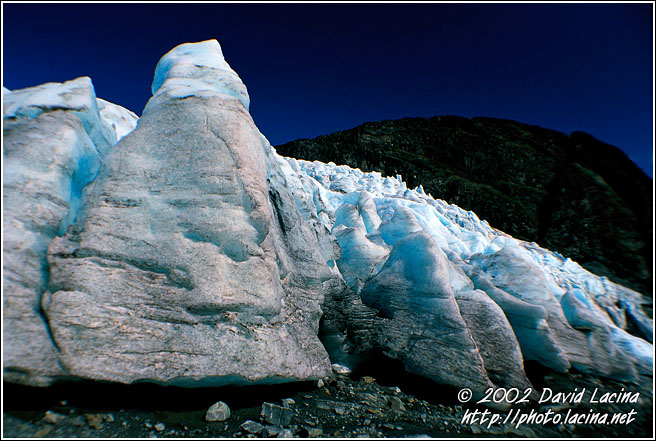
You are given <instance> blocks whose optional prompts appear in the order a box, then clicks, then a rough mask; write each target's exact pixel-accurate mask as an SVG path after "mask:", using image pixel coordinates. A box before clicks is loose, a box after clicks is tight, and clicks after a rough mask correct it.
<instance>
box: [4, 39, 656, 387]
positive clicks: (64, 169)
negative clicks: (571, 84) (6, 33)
mask: <svg viewBox="0 0 656 441" xmlns="http://www.w3.org/2000/svg"><path fill="white" fill-rule="evenodd" d="M152 92H153V97H152V98H151V99H150V100H149V102H148V104H147V105H146V107H145V109H144V112H143V115H142V116H141V118H139V120H138V124H137V117H136V115H134V114H132V113H131V112H129V111H127V110H126V109H123V108H121V107H120V106H116V105H114V104H111V103H108V102H106V101H103V100H100V99H97V98H96V97H95V91H94V89H93V86H92V84H91V81H90V80H89V79H88V78H79V79H76V80H73V81H69V82H67V83H62V84H55V83H49V84H45V85H42V86H38V87H34V88H28V89H23V90H18V91H13V92H12V91H8V90H6V89H3V129H4V130H3V134H4V150H3V165H4V187H3V215H4V224H3V256H4V267H3V270H4V273H3V276H4V277H3V282H4V287H3V308H4V322H3V351H4V366H3V368H4V377H5V379H6V380H9V381H14V382H20V383H24V384H32V385H47V384H50V383H52V382H54V381H57V380H61V379H66V378H71V377H77V378H87V379H97V380H108V381H116V382H122V383H132V382H138V381H152V382H157V383H161V384H175V385H181V386H198V385H221V384H235V383H237V384H243V383H254V382H260V383H262V382H264V383H269V382H280V381H294V380H303V379H316V378H321V377H323V376H326V375H328V374H329V372H330V365H331V359H332V361H333V362H335V361H338V362H342V361H343V360H347V359H351V358H353V357H352V356H357V355H361V354H364V353H367V352H368V351H372V350H375V349H380V350H383V351H384V353H386V354H387V355H388V356H390V357H393V358H397V359H399V360H401V361H403V363H404V365H405V366H406V368H407V369H408V370H409V371H411V372H414V373H418V374H420V375H423V376H425V377H428V378H431V379H433V380H435V381H437V382H441V383H445V384H451V385H454V386H458V387H464V386H467V387H470V388H472V389H473V390H474V393H475V395H476V396H480V394H481V393H482V391H484V390H485V388H487V387H490V386H509V387H522V386H526V387H528V385H530V383H529V380H528V379H527V378H526V375H525V373H524V367H523V361H524V360H536V361H538V362H540V363H542V364H543V365H545V366H547V367H549V368H552V369H555V370H558V371H567V370H569V369H571V368H575V369H577V370H579V371H582V372H586V373H591V374H595V375H599V376H604V377H611V378H616V379H621V380H626V381H632V380H635V379H636V378H637V376H639V375H651V372H652V365H653V355H652V354H653V347H652V344H651V343H649V342H648V341H647V340H649V341H651V335H652V329H653V323H652V320H651V319H650V318H649V317H648V316H647V315H646V313H645V312H644V308H643V301H644V300H643V297H642V296H641V295H640V294H638V293H636V292H634V291H631V290H629V289H627V288H624V287H622V286H619V285H616V284H614V283H611V282H609V281H608V280H607V279H605V278H600V277H597V276H595V275H593V274H591V273H589V272H588V271H586V270H584V269H582V268H581V267H580V266H579V265H578V264H576V263H575V262H573V261H571V260H569V259H564V258H563V257H562V256H560V255H558V254H556V253H552V252H550V251H548V250H545V249H542V248H540V247H538V246H537V245H536V244H533V243H526V242H522V241H520V240H517V239H514V238H513V237H511V236H509V235H507V234H504V233H503V232H501V231H498V230H495V229H493V228H491V227H490V226H489V225H488V224H487V223H486V222H484V221H480V220H479V219H478V217H477V216H476V215H475V214H474V213H472V212H466V211H464V210H461V209H460V208H458V207H457V206H454V205H449V204H447V203H445V202H444V201H441V200H439V199H434V198H433V197H432V196H431V195H426V194H425V193H424V191H423V189H422V188H421V187H419V188H417V189H408V188H406V185H405V184H404V183H403V181H402V180H401V178H400V177H397V178H392V177H383V176H381V175H380V174H379V173H363V172H361V171H360V170H357V169H351V168H348V167H345V166H336V165H335V164H332V163H330V164H323V163H320V162H307V161H300V160H295V159H292V158H284V157H281V156H279V155H278V154H277V153H276V152H275V151H274V149H273V148H272V147H271V146H270V144H269V143H268V141H267V140H266V138H265V137H264V136H263V135H262V134H261V133H260V132H259V131H258V129H257V127H256V126H255V124H254V122H253V120H252V118H251V116H250V115H249V113H248V105H249V96H248V92H247V90H246V87H245V86H244V84H243V83H242V82H241V80H240V79H239V77H238V76H237V74H236V73H235V72H234V71H233V70H232V69H231V68H230V66H229V65H228V64H227V63H226V61H225V60H224V58H223V55H222V52H221V48H220V46H219V44H218V43H217V42H216V41H215V40H210V41H205V42H201V43H194V44H183V45H180V46H178V47H176V48H174V49H173V50H171V51H170V52H169V53H167V54H166V55H164V57H162V59H161V60H160V61H159V63H158V65H157V68H156V70H155V76H154V80H153V86H152ZM135 126H136V128H135ZM320 327H321V329H322V334H323V336H324V342H326V341H329V340H330V341H337V342H339V344H338V345H333V344H330V345H326V347H329V348H330V354H328V352H327V350H326V347H324V345H323V344H322V342H321V341H320V340H319V329H320ZM645 339H646V340H645Z"/></svg>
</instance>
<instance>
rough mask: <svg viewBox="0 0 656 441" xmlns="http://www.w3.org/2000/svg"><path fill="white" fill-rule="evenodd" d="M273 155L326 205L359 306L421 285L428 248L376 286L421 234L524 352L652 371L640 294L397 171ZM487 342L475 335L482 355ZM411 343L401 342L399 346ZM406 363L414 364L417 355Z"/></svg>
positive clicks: (384, 301)
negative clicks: (630, 326) (630, 327)
mask: <svg viewBox="0 0 656 441" xmlns="http://www.w3.org/2000/svg"><path fill="white" fill-rule="evenodd" d="M280 160H287V161H289V162H290V163H293V167H288V168H283V170H285V171H286V172H287V173H290V174H293V175H295V176H293V179H292V177H290V178H289V182H290V183H295V184H296V185H297V186H298V188H297V189H296V191H295V193H296V194H298V193H302V192H305V193H308V192H310V193H311V194H312V195H313V199H314V200H315V201H316V202H315V207H314V209H316V210H321V211H322V212H325V215H324V216H323V217H321V219H322V221H323V222H324V225H325V226H326V228H328V229H330V230H332V231H333V232H334V234H335V235H336V236H337V238H338V241H339V244H340V246H341V252H342V256H343V257H342V258H341V259H339V260H337V265H338V268H339V270H340V271H341V273H342V275H343V276H344V279H345V280H346V282H347V284H348V285H349V286H351V287H352V288H353V289H355V290H356V291H357V292H360V291H361V292H362V295H363V297H362V300H363V301H364V303H365V304H368V305H370V306H372V307H374V308H375V309H376V310H378V311H381V312H383V314H384V315H386V316H393V311H394V310H399V309H403V308H401V307H399V306H398V305H395V302H397V301H398V300H397V299H396V298H397V297H404V296H405V295H406V294H404V293H405V291H404V290H405V289H406V288H397V292H394V294H389V292H391V291H390V289H392V288H391V287H393V286H397V287H401V286H404V284H408V283H411V284H412V285H413V286H414V288H413V290H416V289H418V288H417V286H418V285H417V283H418V281H419V280H420V277H419V274H420V273H422V272H424V271H426V269H425V266H424V267H422V266H421V265H420V262H421V259H422V258H425V256H422V255H421V252H420V250H421V247H419V246H416V247H415V248H414V249H412V250H411V251H412V252H413V253H414V255H408V256H407V259H408V261H409V262H415V264H414V265H411V264H408V267H409V268H410V273H405V274H403V275H400V274H399V275H396V276H395V277H394V278H393V280H394V282H390V283H389V284H388V285H389V286H388V287H381V284H380V274H381V271H383V269H382V268H385V266H383V265H382V263H384V265H386V266H388V263H389V259H391V258H392V256H393V255H394V246H395V244H396V243H397V242H399V241H403V240H405V238H408V237H412V236H414V235H416V234H418V233H420V232H421V233H424V234H427V235H428V236H427V237H430V238H431V240H432V241H433V242H434V244H435V245H436V246H437V248H438V249H440V250H443V252H444V253H445V255H446V256H448V261H447V266H449V267H450V268H451V269H450V270H449V271H446V270H444V271H443V275H442V276H440V277H441V278H443V279H444V280H449V277H450V278H451V279H454V278H455V279H458V280H460V281H461V282H460V283H459V284H454V285H453V286H452V290H453V294H454V296H455V298H456V299H458V298H463V297H462V296H463V294H460V293H471V292H472V291H471V289H473V288H475V289H476V290H478V291H474V292H478V293H479V294H477V295H476V297H475V298H479V299H480V298H482V297H480V295H481V293H485V295H486V297H487V298H489V299H491V300H492V301H494V303H496V305H498V306H499V307H500V308H501V310H503V312H504V314H505V316H506V317H507V319H508V321H509V323H510V325H511V326H512V329H513V331H514V334H515V335H516V338H517V341H518V343H519V346H520V347H521V350H522V354H523V358H524V359H529V360H537V361H539V362H541V363H542V364H544V365H545V366H548V367H550V368H552V369H555V370H558V371H567V370H568V369H569V368H570V367H572V366H574V367H576V368H577V369H579V370H581V371H583V372H589V373H593V374H597V375H604V376H609V377H613V378H619V379H624V380H634V379H635V378H636V375H639V374H641V373H642V374H644V373H650V372H651V370H652V364H653V356H652V355H648V354H651V352H653V351H652V346H651V345H650V343H648V342H646V341H645V340H644V339H643V338H646V339H648V340H651V334H652V329H653V322H652V320H651V319H650V318H649V317H648V316H647V315H646V314H645V313H644V312H643V308H642V305H643V304H645V303H646V301H645V300H644V299H643V297H642V296H641V295H640V294H639V293H636V292H634V291H631V290H629V289H627V288H625V287H622V286H619V285H617V284H614V283H612V282H610V281H608V280H607V279H606V278H604V277H598V276H595V275H594V274H592V273H590V272H588V271H586V270H584V269H583V268H582V267H581V266H579V265H578V264H576V263H575V262H573V261H572V260H570V259H566V258H564V257H563V256H561V255H559V254H556V253H553V252H550V251H548V250H545V249H542V248H540V247H539V246H537V245H536V244H534V243H527V242H523V241H520V240H517V239H515V238H513V237H511V236H509V235H507V234H505V233H503V232H501V231H498V230H495V229H493V228H491V227H490V226H489V224H488V223H487V222H485V221H481V220H480V219H478V217H477V216H476V215H475V214H474V213H472V212H468V211H465V210H462V209H460V208H459V207H457V206H455V205H450V204H447V203H446V202H444V201H442V200H439V199H434V198H433V197H432V196H429V195H426V194H425V192H424V191H422V189H420V188H418V189H414V190H411V189H408V188H407V186H406V185H405V183H403V182H402V181H400V180H399V179H398V177H397V178H392V177H383V176H382V175H381V174H380V173H378V172H369V173H365V172H362V171H360V170H357V169H350V168H348V167H345V166H337V165H335V164H333V163H329V164H323V163H320V162H318V161H314V162H310V161H303V160H297V159H286V158H282V157H281V158H280ZM361 194H366V195H367V196H366V200H367V201H372V202H373V204H374V210H372V209H371V206H369V208H367V210H366V211H365V210H363V207H362V203H361V202H360V201H359V199H360V195H361ZM319 207H321V208H319ZM310 209H312V208H311V207H308V208H307V210H310ZM372 211H373V212H375V213H376V214H377V215H378V216H377V218H378V219H380V220H381V222H380V223H379V224H377V223H375V222H373V223H372V222H371V221H367V219H371V217H372V216H371V213H372ZM365 213H366V214H365ZM385 251H386V252H387V253H388V256H387V257H386V256H385V255H384V253H385ZM447 273H448V274H449V276H447ZM465 274H466V275H465ZM454 275H455V276H456V277H454ZM424 276H425V277H429V276H428V275H427V274H424ZM463 277H464V279H468V280H469V282H467V281H463V280H464V279H463ZM427 280H428V279H427ZM356 282H357V283H356ZM472 285H473V286H472ZM385 292H388V294H385ZM468 295H469V297H471V294H468ZM434 302H435V300H426V301H425V302H424V303H422V302H421V301H418V300H414V301H413V305H414V308H416V313H419V311H425V310H426V308H428V309H430V308H434V306H433V305H434ZM390 308H391V309H390ZM627 315H630V317H631V318H632V320H633V321H634V322H635V323H637V324H638V327H639V329H640V330H641V331H642V334H643V335H642V336H641V337H643V338H640V337H637V336H634V335H631V334H629V333H628V332H627V331H626V330H625V329H624V328H626V323H627V320H626V316H627ZM472 329H475V328H472ZM383 334H384V333H383ZM472 334H476V332H475V331H473V332H472ZM485 345H486V343H485V342H480V347H479V349H480V350H481V353H482V352H484V351H485V350H486V348H485ZM382 346H384V347H387V348H388V350H389V352H390V353H397V354H398V353H399V350H398V348H397V349H391V348H393V346H394V345H393V344H391V343H383V344H382ZM413 351H414V350H412V351H409V350H407V348H406V352H413ZM399 358H403V356H399ZM618 361H620V362H619V363H618ZM473 364H474V365H475V363H473ZM406 365H408V366H416V362H414V361H411V362H407V363H406ZM424 373H425V372H424ZM497 381H498V380H497Z"/></svg>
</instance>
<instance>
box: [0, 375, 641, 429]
mask: <svg viewBox="0 0 656 441" xmlns="http://www.w3.org/2000/svg"><path fill="white" fill-rule="evenodd" d="M369 371H370V372H368V374H369V375H365V373H364V372H362V371H360V372H354V373H352V374H350V375H348V376H347V375H335V376H334V377H333V378H329V379H326V380H325V381H321V382H320V383H323V384H317V383H309V382H305V383H295V384H281V385H274V386H248V387H242V388H238V387H230V388H227V387H224V388H218V389H211V388H200V389H180V388H172V387H162V386H156V385H151V384H138V385H132V386H124V385H116V384H97V383H69V384H60V385H56V386H54V387H51V388H48V389H38V388H28V387H22V386H16V385H11V384H4V385H3V398H4V412H3V437H10V438H28V437H38V438H49V437H57V438H69V437H84V438H95V437H102V438H123V437H128V438H155V437H158V438H159V437H173V438H187V437H192V438H231V437H250V438H256V437H257V438H265V437H284V438H291V437H294V438H297V437H300V438H317V437H331V438H361V437H375V438H383V437H393V438H406V437H430V438H443V437H449V438H454V437H467V438H474V437H497V438H510V437H521V438H527V437H528V438H530V437H550V438H552V437H558V438H570V437H648V438H651V437H652V435H653V389H652V384H651V382H650V381H651V379H645V381H644V383H643V384H640V385H634V384H631V385H627V384H622V383H617V382H614V381H609V380H604V381H603V382H602V381H600V380H599V379H596V378H594V377H588V376H586V375H582V374H577V373H574V374H557V373H553V372H550V371H546V370H542V369H539V368H537V367H535V366H533V368H532V375H530V377H531V380H532V382H533V385H534V386H535V389H536V390H538V392H539V393H541V392H542V391H543V390H544V388H547V387H548V388H550V389H552V390H553V392H554V393H556V392H572V391H577V392H578V391H581V390H582V389H583V388H585V389H586V394H585V395H584V397H583V399H582V400H581V403H578V404H577V403H570V404H563V403H542V404H539V403H535V402H534V403H530V404H529V405H517V404H515V405H513V406H512V407H511V409H510V410H509V411H504V412H501V411H498V410H493V409H490V408H487V407H485V406H483V405H475V404H471V403H467V404H462V403H459V402H458V401H457V399H456V396H457V392H458V390H455V389H452V388H448V387H445V386H440V385H436V384H434V383H432V382H429V381H427V380H424V379H421V378H420V377H416V376H413V375H409V374H404V373H401V371H399V370H389V369H388V370H386V371H381V370H380V369H375V368H372V369H370V370H369ZM595 389H596V390H597V393H596V396H597V398H600V397H601V395H602V393H603V392H611V393H613V392H616V393H617V392H619V393H621V392H622V389H624V392H638V391H640V394H639V397H638V401H637V402H636V403H601V402H600V403H590V394H591V392H592V391H593V390H595ZM289 399H291V401H290V400H289ZM283 400H284V401H283ZM217 401H224V402H225V403H227V404H228V406H229V407H230V409H231V415H230V417H229V418H228V419H227V420H226V421H224V422H207V421H206V420H205V414H206V411H207V409H208V408H209V407H210V406H211V405H212V404H214V403H215V402H217ZM263 403H271V404H273V405H274V406H269V408H273V409H280V408H282V407H287V408H288V409H289V410H284V411H281V412H283V413H287V414H289V415H291V421H289V423H286V422H285V421H282V423H281V422H280V421H278V420H271V418H270V421H269V422H267V421H266V420H265V419H263V418H261V416H260V413H261V409H262V405H263ZM277 406H280V407H277ZM476 410H479V411H480V412H479V413H478V414H477V415H478V416H479V417H480V414H481V413H482V412H484V411H485V410H488V412H490V414H492V413H493V414H497V415H500V418H501V421H504V420H505V418H506V416H507V415H508V413H509V412H511V414H510V417H509V418H508V420H507V422H506V424H500V423H497V424H494V425H488V424H487V422H485V421H483V422H481V421H480V420H476V421H474V420H473V415H474V412H475V411H476ZM531 411H533V412H534V413H535V414H537V413H540V414H546V413H547V412H549V411H550V412H552V415H555V414H561V418H565V416H566V415H567V414H568V412H569V415H570V418H571V416H572V415H574V414H576V415H579V418H580V423H579V424H572V423H561V424H553V423H543V424H535V423H533V424H522V425H519V426H518V425H517V424H514V425H513V424H511V422H512V417H513V416H515V415H521V414H524V415H529V414H530V412H531ZM632 411H633V412H634V413H630V412H632ZM519 412H521V414H519ZM595 413H596V414H599V415H600V418H601V415H603V414H606V413H607V414H608V416H607V418H608V419H607V421H606V422H607V424H599V423H598V422H597V423H596V424H592V423H590V422H589V420H588V422H586V421H584V419H585V418H590V416H589V415H592V414H595ZM616 413H617V414H619V413H622V414H624V415H625V417H624V418H625V419H627V418H629V417H630V418H632V420H631V421H630V422H628V423H626V422H625V424H620V423H616V424H609V422H610V418H612V415H613V414H616ZM488 416H491V415H488ZM519 418H521V416H519ZM247 421H251V423H247V424H244V423H245V422H247ZM517 421H518V420H515V422H517ZM271 422H277V423H279V425H274V424H271Z"/></svg>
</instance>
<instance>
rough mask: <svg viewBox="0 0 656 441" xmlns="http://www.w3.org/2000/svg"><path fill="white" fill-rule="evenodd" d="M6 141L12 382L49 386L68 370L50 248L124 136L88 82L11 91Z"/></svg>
mask: <svg viewBox="0 0 656 441" xmlns="http://www.w3.org/2000/svg"><path fill="white" fill-rule="evenodd" d="M116 107H117V108H118V106H116ZM3 139H4V143H3V168H4V175H3V178H4V187H3V204H2V208H3V220H4V223H3V271H4V273H3V274H4V285H3V305H4V321H3V353H4V369H5V374H6V375H5V379H14V380H16V381H23V382H27V383H30V384H47V383H49V382H50V381H51V378H54V377H57V376H61V375H65V372H63V371H62V369H61V367H60V366H59V364H58V362H57V351H56V348H55V346H53V343H52V340H51V337H50V335H49V327H48V326H47V323H46V322H45V321H44V320H45V317H44V316H43V314H42V307H41V296H42V293H43V292H44V291H45V289H46V287H47V284H48V281H49V266H48V263H47V261H46V251H47V248H48V246H49V244H50V243H51V241H52V239H53V238H54V237H56V236H57V235H63V234H65V233H66V231H67V230H68V228H69V227H70V225H71V224H73V223H74V222H75V220H76V218H77V215H78V212H79V208H80V205H81V201H82V199H83V189H84V188H85V187H86V186H87V185H88V184H89V183H90V182H91V181H93V179H94V178H95V177H96V176H97V174H98V172H99V170H100V163H101V160H102V158H103V157H104V156H105V155H106V154H107V152H108V151H109V150H110V149H111V148H112V146H113V144H114V142H115V140H116V138H115V136H114V134H113V132H111V131H110V130H108V127H107V125H106V123H105V121H104V120H103V118H102V116H101V115H100V113H99V109H98V105H97V101H96V96H95V91H94V89H93V85H92V83H91V80H90V79H89V78H86V77H83V78H78V79H76V80H72V81H68V82H65V83H48V84H44V85H41V86H37V87H30V88H26V89H20V90H15V91H13V92H12V91H9V90H8V89H3Z"/></svg>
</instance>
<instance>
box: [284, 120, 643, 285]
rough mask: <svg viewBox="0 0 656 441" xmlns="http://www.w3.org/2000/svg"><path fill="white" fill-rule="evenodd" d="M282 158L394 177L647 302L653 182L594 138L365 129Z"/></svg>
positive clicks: (535, 130) (504, 127)
mask: <svg viewBox="0 0 656 441" xmlns="http://www.w3.org/2000/svg"><path fill="white" fill-rule="evenodd" d="M276 149H277V151H278V152H279V153H280V154H281V155H284V156H293V157H296V158H300V159H307V160H319V161H322V162H330V161H332V162H335V163H337V164H346V165H349V166H351V167H357V168H360V169H361V170H363V171H374V170H375V171H380V172H382V173H383V174H384V175H391V176H394V175H396V174H401V175H402V177H403V179H404V180H405V181H406V182H407V184H408V186H409V187H415V186H418V185H420V184H421V185H423V187H424V189H425V190H426V192H427V193H429V192H430V193H431V194H432V195H433V196H435V197H438V198H441V199H444V200H446V201H448V202H450V203H454V204H457V205H459V206H460V207H462V208H465V209H467V210H472V211H474V212H475V213H476V214H477V215H478V216H479V217H480V218H482V219H486V220H488V222H489V223H490V224H491V225H492V226H493V227H496V228H499V229H501V230H503V231H505V232H507V233H509V234H512V235H513V236H515V237H517V238H520V239H524V240H528V241H534V242H537V243H538V244H540V245H541V246H543V247H546V248H549V249H551V250H553V251H558V252H560V253H561V254H563V255H565V256H567V257H571V258H572V259H574V260H576V261H578V262H579V263H581V264H582V265H583V266H585V267H586V268H587V269H589V270H591V271H593V272H594V273H596V274H600V275H605V276H607V277H609V278H610V279H612V280H614V281H616V282H619V283H621V284H624V285H626V286H629V287H631V288H634V289H637V290H639V291H641V292H643V293H645V294H648V295H650V296H651V295H652V293H651V290H652V289H651V286H652V277H653V276H652V244H653V230H652V188H653V183H652V180H651V179H650V178H649V177H647V176H646V175H645V174H644V172H642V170H640V169H639V168H638V167H637V166H636V165H635V164H634V163H633V162H632V161H631V160H630V159H629V158H628V157H627V156H626V155H625V154H624V153H623V152H622V151H621V150H619V149H618V148H617V147H614V146H611V145H608V144H605V143H603V142H600V141H598V140H596V139H594V138H593V137H592V136H590V135H587V134H585V133H581V132H574V133H572V134H571V135H570V136H568V135H566V134H564V133H560V132H557V131H554V130H547V129H543V128H541V127H537V126H531V125H527V124H522V123H519V122H516V121H510V120H501V119H494V118H472V119H467V118H462V117H456V116H438V117H433V118H428V119H425V118H405V119H400V120H393V121H381V122H375V123H365V124H363V125H361V126H359V127H356V128H353V129H350V130H345V131H341V132H336V133H333V134H330V135H324V136H319V137H317V138H314V139H300V140H296V141H293V142H290V143H287V144H284V145H281V146H277V147H276Z"/></svg>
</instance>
